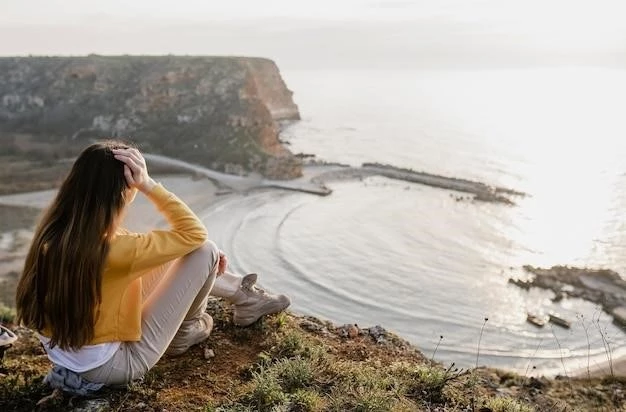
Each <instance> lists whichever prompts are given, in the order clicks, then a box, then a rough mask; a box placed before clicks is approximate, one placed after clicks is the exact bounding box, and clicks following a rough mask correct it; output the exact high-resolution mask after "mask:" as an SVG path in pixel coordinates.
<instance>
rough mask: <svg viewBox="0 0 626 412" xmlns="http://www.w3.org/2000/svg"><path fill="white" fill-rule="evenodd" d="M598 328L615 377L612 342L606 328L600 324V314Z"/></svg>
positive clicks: (596, 323)
mask: <svg viewBox="0 0 626 412" xmlns="http://www.w3.org/2000/svg"><path fill="white" fill-rule="evenodd" d="M595 325H596V328H597V329H598V332H600V336H601V337H602V344H603V345H604V353H606V359H607V361H608V362H609V370H610V373H611V378H615V370H614V369H613V352H612V350H611V343H610V342H609V338H608V335H607V332H606V329H604V330H602V327H601V326H600V315H598V318H597V319H596V322H595Z"/></svg>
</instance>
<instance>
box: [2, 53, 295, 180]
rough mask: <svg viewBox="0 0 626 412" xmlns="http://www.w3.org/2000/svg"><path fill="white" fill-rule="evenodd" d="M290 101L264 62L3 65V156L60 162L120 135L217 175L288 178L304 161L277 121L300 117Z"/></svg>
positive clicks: (91, 60) (31, 60)
mask: <svg viewBox="0 0 626 412" xmlns="http://www.w3.org/2000/svg"><path fill="white" fill-rule="evenodd" d="M291 96H292V93H291V91H289V90H288V89H287V87H286V85H285V83H284V82H283V80H282V78H281V76H280V73H279V71H278V68H277V66H276V65H275V64H274V62H272V61H270V60H266V59H260V58H245V57H180V56H160V57H145V56H119V57H104V56H93V55H90V56H87V57H8V58H0V149H1V150H2V152H3V154H5V155H6V154H18V155H20V154H24V153H26V154H29V153H30V154H31V155H32V154H33V153H35V154H37V152H44V153H43V155H42V156H41V157H42V158H43V157H45V156H47V155H51V156H52V157H56V158H62V157H65V156H71V155H73V154H75V153H76V152H77V151H79V150H80V149H81V148H82V147H84V145H85V144H87V143H88V142H89V141H90V140H91V139H94V138H102V137H122V138H128V139H129V140H131V141H133V142H135V143H137V144H138V145H139V147H140V148H141V149H143V150H145V151H149V152H152V153H161V154H167V155H169V156H171V157H176V158H180V159H183V160H186V161H189V162H193V163H197V164H201V165H204V166H208V167H210V168H213V169H217V170H222V171H227V172H234V173H245V172H248V171H256V172H260V173H262V174H264V175H265V176H268V177H272V178H293V177H297V176H299V175H300V174H301V163H300V160H298V159H297V158H295V157H294V156H293V155H292V154H291V153H290V152H289V151H288V150H287V149H286V148H285V147H283V146H282V145H281V144H280V142H279V140H278V134H279V125H278V123H277V121H279V120H296V119H299V113H298V107H297V106H296V105H295V104H294V102H293V100H292V97H291Z"/></svg>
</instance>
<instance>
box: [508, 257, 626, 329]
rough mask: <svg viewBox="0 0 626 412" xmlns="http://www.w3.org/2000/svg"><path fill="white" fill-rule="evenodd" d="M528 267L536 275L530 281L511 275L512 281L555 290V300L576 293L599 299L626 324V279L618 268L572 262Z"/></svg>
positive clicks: (605, 307)
mask: <svg viewBox="0 0 626 412" xmlns="http://www.w3.org/2000/svg"><path fill="white" fill-rule="evenodd" d="M524 270H526V271H527V272H529V273H531V274H533V275H534V278H532V279H531V280H527V281H525V280H520V279H514V278H510V279H509V282H510V283H512V284H514V285H516V286H519V287H521V288H523V289H529V288H531V287H538V288H541V289H547V290H551V291H552V292H554V294H555V298H554V300H561V299H564V298H567V297H574V298H581V299H585V300H588V301H590V302H594V303H597V304H599V305H601V306H602V308H603V309H604V310H605V311H606V312H607V313H610V314H612V315H613V316H614V318H615V320H616V322H617V323H619V324H622V325H624V326H626V281H625V280H624V279H622V278H621V277H620V275H619V274H618V273H617V272H614V271H612V270H608V269H587V268H575V267H568V266H554V267H552V268H550V269H542V268H537V267H533V266H529V265H526V266H524Z"/></svg>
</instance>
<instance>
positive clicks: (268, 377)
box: [249, 370, 288, 411]
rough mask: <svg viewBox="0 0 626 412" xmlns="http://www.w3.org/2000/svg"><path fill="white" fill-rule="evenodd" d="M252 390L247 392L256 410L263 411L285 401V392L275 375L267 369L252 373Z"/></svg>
mask: <svg viewBox="0 0 626 412" xmlns="http://www.w3.org/2000/svg"><path fill="white" fill-rule="evenodd" d="M252 385H253V388H252V391H251V392H250V394H249V398H250V399H249V400H250V403H252V404H253V406H255V407H256V409H257V410H260V411H265V410H269V409H270V408H271V407H273V406H276V405H280V404H282V403H284V402H286V401H287V399H288V398H287V394H285V393H284V392H283V389H282V388H281V387H280V383H279V382H278V379H277V378H276V375H274V374H273V373H271V372H269V371H265V370H262V371H261V372H258V373H257V372H254V373H253V381H252Z"/></svg>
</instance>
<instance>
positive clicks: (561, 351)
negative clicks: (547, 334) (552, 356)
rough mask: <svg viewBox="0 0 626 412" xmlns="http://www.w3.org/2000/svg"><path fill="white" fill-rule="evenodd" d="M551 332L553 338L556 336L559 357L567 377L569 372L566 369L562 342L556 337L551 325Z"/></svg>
mask: <svg viewBox="0 0 626 412" xmlns="http://www.w3.org/2000/svg"><path fill="white" fill-rule="evenodd" d="M550 330H551V331H552V336H554V340H555V341H556V345H557V346H558V347H559V357H560V358H561V365H562V366H563V374H564V375H565V377H568V376H567V370H566V369H565V361H564V360H563V349H562V348H561V342H559V338H557V337H556V333H554V328H553V327H552V325H550Z"/></svg>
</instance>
